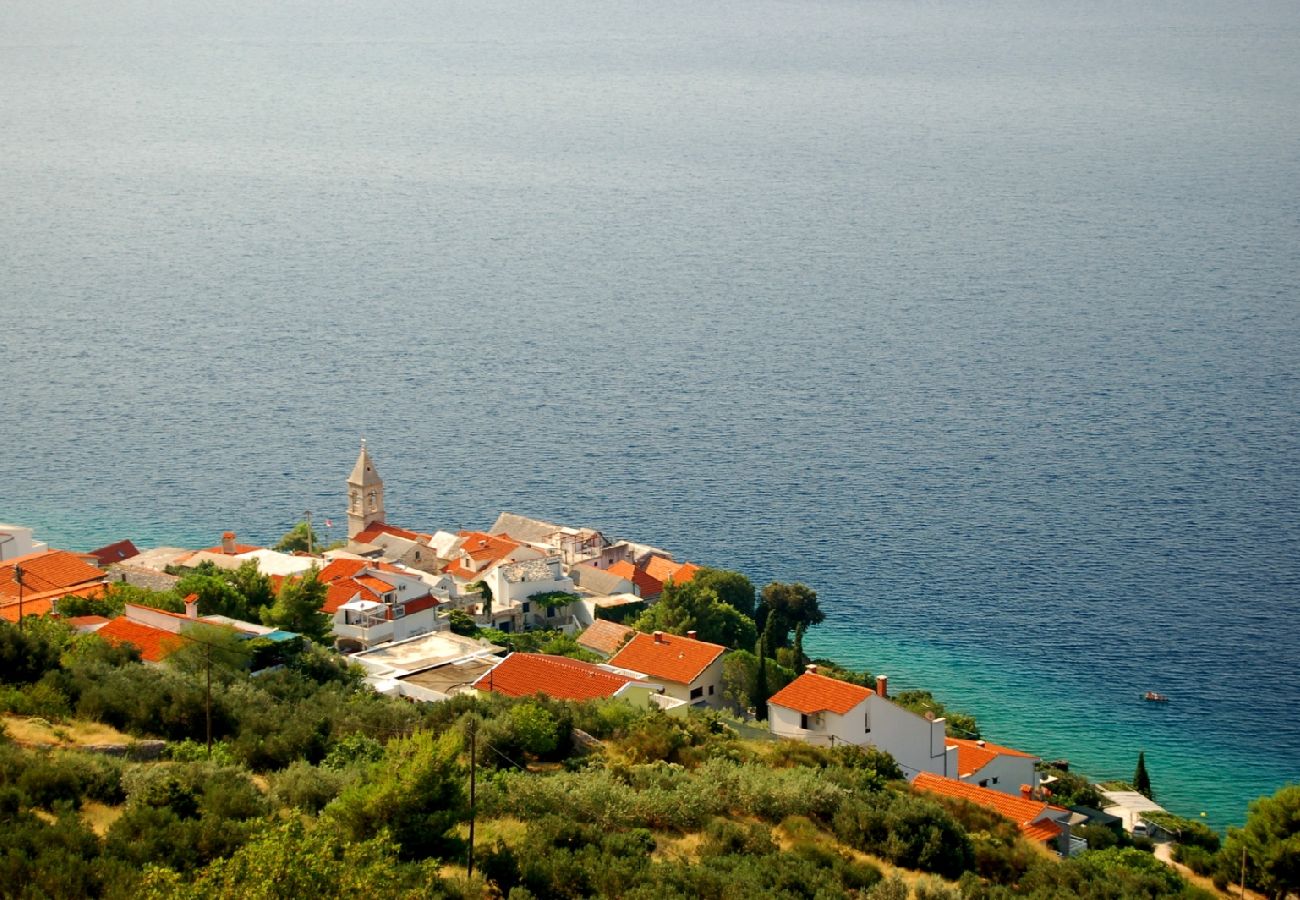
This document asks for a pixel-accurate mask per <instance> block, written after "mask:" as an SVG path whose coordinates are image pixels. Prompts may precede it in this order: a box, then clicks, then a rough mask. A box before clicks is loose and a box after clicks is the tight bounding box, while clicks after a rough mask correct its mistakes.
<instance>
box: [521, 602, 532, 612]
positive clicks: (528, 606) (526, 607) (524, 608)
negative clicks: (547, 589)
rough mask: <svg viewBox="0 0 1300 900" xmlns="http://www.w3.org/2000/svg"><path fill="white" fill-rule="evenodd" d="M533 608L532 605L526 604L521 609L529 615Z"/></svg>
mask: <svg viewBox="0 0 1300 900" xmlns="http://www.w3.org/2000/svg"><path fill="white" fill-rule="evenodd" d="M532 606H533V605H532V604H531V603H525V604H524V605H523V606H522V607H520V609H522V610H523V611H524V612H525V613H527V612H529V611H530V610H531V609H532Z"/></svg>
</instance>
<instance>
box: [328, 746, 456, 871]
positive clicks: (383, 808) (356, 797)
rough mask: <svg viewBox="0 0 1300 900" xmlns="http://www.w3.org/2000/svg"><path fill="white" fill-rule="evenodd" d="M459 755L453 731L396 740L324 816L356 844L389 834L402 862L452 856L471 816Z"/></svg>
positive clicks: (330, 806) (332, 804)
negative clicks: (458, 835)
mask: <svg viewBox="0 0 1300 900" xmlns="http://www.w3.org/2000/svg"><path fill="white" fill-rule="evenodd" d="M460 750H461V741H460V735H459V734H458V733H457V732H456V731H454V730H449V731H445V732H443V734H442V736H441V737H438V738H435V737H434V736H433V735H432V734H431V733H430V732H427V731H420V732H416V733H415V734H413V735H411V736H410V737H406V738H395V739H394V740H392V741H390V742H389V743H388V746H387V748H385V751H384V758H383V759H382V760H381V761H379V762H378V763H375V764H374V765H372V766H370V767H369V769H367V770H366V772H365V773H364V774H363V775H362V776H361V777H360V778H358V779H357V780H356V781H355V782H353V783H352V785H351V786H350V787H348V788H347V789H346V790H345V791H344V792H343V793H342V794H341V795H339V798H338V799H337V800H335V801H334V802H333V803H331V804H330V805H329V806H328V807H326V808H325V813H324V816H325V817H326V818H329V819H331V820H332V821H334V822H336V823H337V824H338V825H339V826H340V827H341V828H342V830H343V831H344V833H345V835H346V836H347V837H348V838H349V839H350V840H353V841H365V840H370V839H372V838H375V837H377V836H378V835H379V834H380V833H381V832H382V831H383V830H384V829H387V830H388V832H389V833H390V834H391V835H392V837H393V840H395V841H396V842H397V844H398V846H399V847H400V853H401V857H402V859H406V860H410V859H424V858H426V857H430V856H438V855H449V851H451V850H453V849H455V848H456V845H457V843H458V842H457V841H456V839H455V838H453V837H452V835H451V832H452V831H453V829H455V827H456V826H457V824H459V823H460V822H461V820H462V819H464V818H465V817H466V816H467V814H468V811H469V807H468V803H467V800H466V797H465V778H464V772H463V770H462V768H461V766H460V764H459V762H458V761H457V757H458V755H459V753H460Z"/></svg>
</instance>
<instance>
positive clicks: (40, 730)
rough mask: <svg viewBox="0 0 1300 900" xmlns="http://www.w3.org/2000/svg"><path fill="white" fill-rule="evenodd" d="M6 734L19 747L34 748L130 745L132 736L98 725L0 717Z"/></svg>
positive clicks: (93, 723)
mask: <svg viewBox="0 0 1300 900" xmlns="http://www.w3.org/2000/svg"><path fill="white" fill-rule="evenodd" d="M0 719H3V722H4V727H5V731H6V732H8V734H9V736H10V737H11V738H13V739H14V740H15V741H16V742H18V743H19V744H25V745H27V746H32V747H85V746H89V745H91V744H129V743H131V741H132V740H133V738H131V736H130V735H125V734H122V732H120V731H118V730H117V729H116V728H110V727H109V726H107V725H101V724H99V723H98V722H78V721H73V722H65V723H62V724H59V723H55V722H48V721H46V720H45V719H40V718H29V717H27V716H13V715H8V714H6V715H4V716H0Z"/></svg>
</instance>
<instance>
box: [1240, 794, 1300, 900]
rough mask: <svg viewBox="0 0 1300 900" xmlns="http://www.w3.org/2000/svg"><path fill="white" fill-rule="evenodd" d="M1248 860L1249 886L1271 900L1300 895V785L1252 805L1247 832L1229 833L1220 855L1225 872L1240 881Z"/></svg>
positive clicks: (1248, 815) (1247, 876)
mask: <svg viewBox="0 0 1300 900" xmlns="http://www.w3.org/2000/svg"><path fill="white" fill-rule="evenodd" d="M1243 854H1244V855H1245V857H1246V885H1247V887H1251V888H1254V889H1255V890H1257V891H1259V892H1260V893H1262V894H1264V895H1265V896H1267V897H1272V898H1280V897H1286V896H1287V895H1288V894H1291V893H1296V894H1300V784H1288V785H1286V786H1284V787H1282V788H1280V789H1278V791H1277V793H1275V794H1274V795H1273V796H1271V797H1260V798H1259V799H1258V800H1255V801H1254V802H1253V803H1251V804H1250V812H1249V813H1248V814H1247V816H1246V825H1245V827H1244V828H1230V829H1228V839H1227V840H1226V841H1225V842H1224V844H1223V850H1222V851H1221V853H1220V860H1221V862H1220V866H1221V871H1224V872H1230V873H1232V874H1231V877H1230V878H1228V880H1230V881H1234V880H1236V879H1237V878H1240V877H1241V876H1240V872H1241V860H1242V855H1243Z"/></svg>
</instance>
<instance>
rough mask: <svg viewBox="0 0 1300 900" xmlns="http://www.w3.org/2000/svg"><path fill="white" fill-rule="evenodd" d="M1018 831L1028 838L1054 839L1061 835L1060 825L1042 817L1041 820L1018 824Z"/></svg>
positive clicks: (1033, 839) (1036, 839) (1039, 839)
mask: <svg viewBox="0 0 1300 900" xmlns="http://www.w3.org/2000/svg"><path fill="white" fill-rule="evenodd" d="M1019 828H1020V833H1021V834H1023V835H1024V836H1025V837H1026V838H1027V839H1028V840H1031V841H1035V842H1041V841H1054V840H1056V839H1057V838H1058V837H1060V836H1061V826H1060V825H1057V824H1056V823H1055V822H1053V821H1052V820H1051V819H1044V820H1043V821H1041V822H1033V823H1031V824H1029V825H1020V826H1019Z"/></svg>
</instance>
